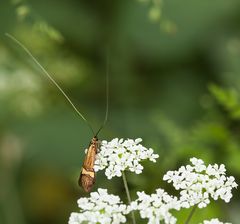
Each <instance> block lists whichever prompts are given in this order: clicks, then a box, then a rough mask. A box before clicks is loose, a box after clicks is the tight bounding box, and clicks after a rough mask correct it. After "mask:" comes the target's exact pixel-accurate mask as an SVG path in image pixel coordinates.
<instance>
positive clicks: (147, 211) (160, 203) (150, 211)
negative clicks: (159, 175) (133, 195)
mask: <svg viewBox="0 0 240 224" xmlns="http://www.w3.org/2000/svg"><path fill="white" fill-rule="evenodd" d="M137 195H138V199H137V200H136V201H134V202H132V203H131V205H130V208H131V209H130V210H138V211H140V216H141V218H143V219H146V218H147V219H148V224H159V223H161V221H164V223H165V224H175V223H176V221H177V219H176V218H175V217H174V216H173V215H172V214H171V213H170V210H172V209H175V210H179V209H180V203H179V201H178V199H177V198H176V197H173V196H170V195H168V194H167V193H166V192H165V191H164V190H163V189H161V188H159V189H157V190H156V193H155V194H151V195H147V194H145V193H144V192H137Z"/></svg>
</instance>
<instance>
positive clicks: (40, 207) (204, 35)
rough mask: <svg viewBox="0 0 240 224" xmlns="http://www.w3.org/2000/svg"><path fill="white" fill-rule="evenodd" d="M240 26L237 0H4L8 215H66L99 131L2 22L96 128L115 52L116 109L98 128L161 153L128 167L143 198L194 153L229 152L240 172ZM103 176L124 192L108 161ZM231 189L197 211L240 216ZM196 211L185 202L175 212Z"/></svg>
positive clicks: (223, 155) (0, 104)
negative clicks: (135, 170)
mask: <svg viewBox="0 0 240 224" xmlns="http://www.w3.org/2000/svg"><path fill="white" fill-rule="evenodd" d="M239 30H240V2H239V1H238V0H228V1H226V0H211V1H209V0H201V1H193V0H182V1H179V0H168V1H167V0H162V1H161V0H115V1H109V0H101V1H97V0H93V1H86V0H85V1H84V0H61V1H57V0H51V1H37V0H28V1H27V0H26V1H24V0H1V1H0V223H1V224H15V223H18V224H25V223H29V224H45V223H57V224H63V223H67V221H68V217H69V215H70V213H71V212H72V211H77V204H76V201H77V199H78V198H79V197H83V196H87V194H86V193H84V192H83V190H82V189H80V188H79V187H78V186H77V179H78V175H79V171H80V168H81V165H82V161H83V158H84V153H83V152H84V149H85V148H86V147H87V146H88V144H89V141H90V139H91V138H92V135H91V131H90V130H89V128H88V127H87V125H86V124H85V123H84V122H83V121H82V120H80V119H79V118H78V117H77V116H76V114H75V113H74V112H73V110H72V109H71V107H70V106H69V104H68V103H67V102H66V100H65V99H64V98H63V97H62V95H61V94H60V93H59V92H58V90H57V89H56V88H55V87H54V86H53V85H52V84H51V83H50V82H49V81H48V79H47V78H46V77H44V76H43V75H42V73H41V71H40V70H39V68H37V67H36V66H35V64H34V63H33V61H32V60H31V59H29V57H28V56H27V55H26V54H25V53H24V52H23V50H22V49H20V48H19V47H18V46H16V44H14V43H13V42H12V41H11V40H9V39H8V38H7V37H6V36H5V35H4V33H6V32H9V33H11V34H13V35H14V36H15V37H16V38H18V39H19V40H20V41H22V42H23V43H24V44H25V45H26V46H27V47H28V48H29V49H30V50H31V52H32V53H33V55H34V56H36V57H37V58H38V60H39V61H40V62H41V64H42V65H43V66H44V67H46V68H47V70H48V71H49V72H50V73H51V74H52V75H53V76H54V78H55V79H56V80H57V82H58V83H59V84H60V85H61V86H62V87H63V89H64V90H65V91H66V93H67V94H68V95H69V96H70V98H71V99H72V100H73V102H74V103H75V104H76V105H77V106H78V108H79V110H80V111H81V112H82V113H83V114H84V115H85V116H86V118H87V119H88V120H89V122H90V123H91V124H92V125H93V126H94V128H95V129H97V128H98V127H99V126H100V125H101V123H102V121H103V119H104V113H105V102H106V96H105V92H106V84H105V79H106V57H107V55H108V56H109V58H110V84H109V91H110V93H109V98H110V104H109V107H110V110H109V120H108V123H107V126H106V127H105V128H104V130H103V131H102V132H101V133H100V135H99V138H100V139H106V140H111V139H112V138H114V137H119V138H122V137H123V138H137V137H141V138H143V145H144V146H146V147H152V148H153V149H154V150H155V151H156V152H157V153H158V154H159V155H160V158H159V159H158V162H157V163H156V164H153V163H151V162H145V163H144V166H145V169H144V172H143V173H142V174H141V175H134V174H130V173H127V178H128V180H129V186H130V189H131V193H132V197H133V198H135V192H136V191H142V190H144V191H145V192H147V193H152V192H153V191H154V190H155V189H156V188H158V187H162V188H165V189H166V190H167V191H168V192H169V193H172V194H175V193H176V192H174V191H173V189H172V187H171V186H170V185H168V184H166V183H164V182H163V181H162V176H163V174H164V173H165V172H166V171H167V170H170V169H176V168H178V167H179V166H180V165H182V164H186V163H188V160H189V158H190V157H193V156H195V157H199V158H201V159H203V160H204V161H206V163H224V164H225V165H226V167H227V170H228V175H234V176H235V177H236V178H237V182H238V183H240V31H239ZM107 49H109V50H107ZM107 52H108V53H107ZM98 187H102V188H108V189H109V192H110V193H114V194H118V195H120V196H121V198H122V200H123V201H125V202H126V201H127V200H126V196H125V193H124V187H123V183H122V180H121V179H119V178H113V179H112V180H111V181H109V180H107V179H106V177H105V176H104V174H103V173H102V172H100V173H98V176H97V183H96V184H95V187H94V190H96V189H97V188H98ZM233 194H234V197H233V199H232V201H231V202H230V204H224V203H223V202H221V201H217V202H213V203H212V204H211V205H210V206H209V207H208V208H206V209H202V210H198V211H197V212H196V214H195V215H194V218H193V220H192V223H198V222H200V221H202V220H203V219H207V218H209V219H210V218H212V217H219V218H220V219H222V220H224V221H229V222H232V223H234V224H236V223H239V219H240V214H239V209H240V194H239V190H234V192H233ZM188 213H189V210H184V211H183V212H182V213H181V214H179V213H176V215H177V216H178V218H179V222H178V223H183V222H184V221H183V220H185V219H186V216H187V214H188ZM138 223H146V222H141V221H138Z"/></svg>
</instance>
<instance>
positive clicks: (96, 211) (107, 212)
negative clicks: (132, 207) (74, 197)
mask: <svg viewBox="0 0 240 224" xmlns="http://www.w3.org/2000/svg"><path fill="white" fill-rule="evenodd" d="M77 203H78V207H79V208H80V211H79V212H77V213H76V212H73V213H71V216H70V218H69V221H68V224H80V223H89V224H93V223H101V224H102V223H104V224H110V223H113V224H119V223H125V222H126V217H125V215H126V214H127V213H128V210H127V206H126V205H125V204H123V203H122V202H121V201H120V198H119V197H118V196H115V195H112V194H108V192H107V190H105V189H101V188H99V189H98V191H97V192H92V193H91V194H90V197H89V198H85V197H84V198H80V199H79V200H78V201H77Z"/></svg>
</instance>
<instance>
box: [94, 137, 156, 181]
mask: <svg viewBox="0 0 240 224" xmlns="http://www.w3.org/2000/svg"><path fill="white" fill-rule="evenodd" d="M141 141H142V139H140V138H138V139H136V140H132V139H127V140H123V139H118V138H115V139H113V140H112V141H110V142H107V141H102V143H101V148H100V150H99V153H98V154H97V156H96V161H95V166H94V170H95V171H96V172H97V171H99V170H103V169H106V170H105V175H106V176H107V178H108V179H111V178H112V177H114V176H117V177H120V176H122V171H124V170H129V171H131V172H134V173H136V174H140V173H141V172H142V170H143V166H142V165H141V164H140V162H141V161H142V160H146V159H149V160H150V161H152V162H156V158H158V157H159V156H158V155H157V154H154V153H153V149H151V148H150V149H147V148H145V147H144V146H142V145H141V144H139V143H140V142H141Z"/></svg>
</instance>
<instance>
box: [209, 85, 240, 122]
mask: <svg viewBox="0 0 240 224" xmlns="http://www.w3.org/2000/svg"><path fill="white" fill-rule="evenodd" d="M209 90H210V92H211V93H212V95H213V96H214V97H215V99H216V100H217V102H218V103H219V104H220V105H221V106H222V107H223V108H224V109H225V110H226V111H227V112H228V113H229V115H230V116H231V118H233V119H240V93H239V92H237V91H236V89H234V88H231V89H224V88H221V87H219V86H217V85H213V84H212V85H210V86H209Z"/></svg>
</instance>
